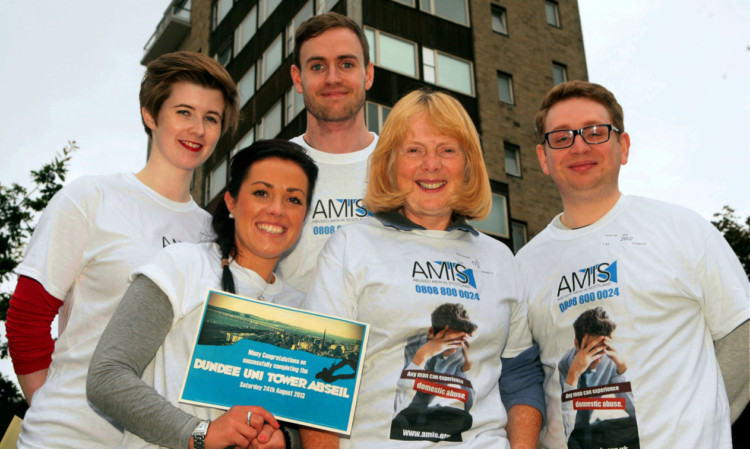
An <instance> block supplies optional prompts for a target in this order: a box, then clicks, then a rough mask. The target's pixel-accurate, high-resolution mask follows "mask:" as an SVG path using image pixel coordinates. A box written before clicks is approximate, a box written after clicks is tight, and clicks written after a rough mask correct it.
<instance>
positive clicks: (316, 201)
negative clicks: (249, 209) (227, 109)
mask: <svg viewBox="0 0 750 449" xmlns="http://www.w3.org/2000/svg"><path fill="white" fill-rule="evenodd" d="M291 142H294V143H296V144H299V145H300V146H302V147H303V148H305V149H306V150H307V154H308V155H309V156H310V157H311V158H312V159H313V160H314V161H315V164H316V165H317V166H318V182H317V183H316V184H315V192H314V194H313V199H312V204H311V205H310V210H309V212H308V214H307V218H306V219H305V224H304V226H303V228H302V233H301V234H300V238H299V240H298V241H297V244H296V245H295V246H294V248H292V249H291V250H290V252H289V253H288V254H286V255H284V256H283V257H282V258H281V260H280V261H279V264H278V266H277V268H276V270H277V271H278V272H279V275H280V276H281V277H282V278H283V279H284V281H285V282H286V283H287V284H289V285H291V286H293V287H294V288H296V289H297V290H300V291H302V292H306V291H307V288H308V286H309V285H310V278H312V272H313V268H314V267H315V260H316V259H317V258H318V254H320V251H321V250H322V249H323V245H325V243H326V241H328V238H329V237H330V236H331V234H333V232H334V231H335V230H336V229H338V228H340V227H341V226H343V225H345V224H348V223H354V222H357V221H359V220H361V219H362V218H364V217H366V216H367V210H366V209H365V207H364V206H363V205H362V197H364V195H365V190H366V186H365V180H366V178H367V161H368V158H369V157H370V154H372V152H373V150H375V145H376V144H377V143H378V136H377V134H374V133H372V143H371V144H370V145H369V146H368V147H367V148H364V149H362V150H359V151H355V152H353V153H345V154H332V153H325V152H323V151H319V150H316V149H315V148H313V147H311V146H310V145H308V144H307V142H305V139H304V138H303V136H298V137H295V138H294V139H292V140H291Z"/></svg>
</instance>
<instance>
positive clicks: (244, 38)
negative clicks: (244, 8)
mask: <svg viewBox="0 0 750 449" xmlns="http://www.w3.org/2000/svg"><path fill="white" fill-rule="evenodd" d="M256 31H258V8H257V7H255V6H253V9H251V10H250V12H249V13H247V15H246V16H245V18H244V19H242V22H240V24H239V26H237V29H235V30H234V54H235V55H237V54H239V53H240V51H241V50H242V49H243V48H245V45H246V44H247V43H248V42H250V39H252V38H253V36H255V32H256Z"/></svg>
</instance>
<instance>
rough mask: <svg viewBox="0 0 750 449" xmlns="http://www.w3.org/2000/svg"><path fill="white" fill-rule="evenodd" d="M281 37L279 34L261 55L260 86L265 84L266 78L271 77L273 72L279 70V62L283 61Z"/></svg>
mask: <svg viewBox="0 0 750 449" xmlns="http://www.w3.org/2000/svg"><path fill="white" fill-rule="evenodd" d="M281 43H282V40H281V35H280V34H279V35H278V36H277V37H276V39H274V40H273V42H271V45H269V46H268V48H267V49H266V51H265V52H264V53H263V62H262V65H261V67H262V69H261V72H260V73H261V76H260V83H259V84H260V85H262V84H263V83H265V82H266V80H268V78H270V77H271V75H273V72H275V71H276V69H278V68H279V66H280V65H281V62H282V61H283V59H284V56H283V53H282V48H281Z"/></svg>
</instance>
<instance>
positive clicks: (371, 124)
mask: <svg viewBox="0 0 750 449" xmlns="http://www.w3.org/2000/svg"><path fill="white" fill-rule="evenodd" d="M366 111H367V114H366V117H365V121H367V129H369V130H370V131H371V132H374V133H376V134H380V130H381V129H383V124H384V123H385V119H386V118H388V114H390V113H391V108H389V107H388V106H383V105H381V104H377V103H373V102H371V101H368V102H367V107H366Z"/></svg>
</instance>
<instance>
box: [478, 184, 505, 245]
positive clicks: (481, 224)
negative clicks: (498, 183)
mask: <svg viewBox="0 0 750 449" xmlns="http://www.w3.org/2000/svg"><path fill="white" fill-rule="evenodd" d="M468 223H469V224H470V225H472V226H473V227H475V228H477V229H478V230H480V231H482V232H484V233H485V234H490V235H494V236H496V237H502V238H506V239H507V238H510V233H509V231H508V199H507V198H506V197H505V195H503V194H500V193H496V192H492V210H491V211H490V215H489V216H488V217H487V218H485V219H484V220H469V221H468Z"/></svg>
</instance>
